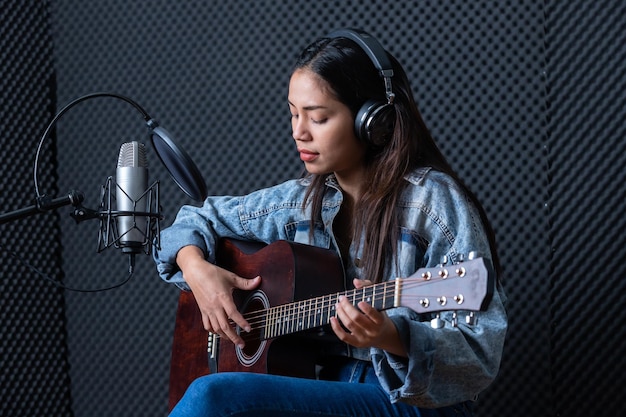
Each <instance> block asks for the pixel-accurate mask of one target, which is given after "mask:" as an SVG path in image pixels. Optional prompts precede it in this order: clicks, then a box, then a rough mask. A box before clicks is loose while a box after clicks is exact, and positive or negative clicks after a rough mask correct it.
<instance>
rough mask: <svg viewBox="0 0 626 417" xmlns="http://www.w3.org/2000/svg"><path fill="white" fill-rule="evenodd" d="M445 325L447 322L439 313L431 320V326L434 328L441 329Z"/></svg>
mask: <svg viewBox="0 0 626 417" xmlns="http://www.w3.org/2000/svg"><path fill="white" fill-rule="evenodd" d="M444 325H445V323H444V321H443V320H442V319H441V317H440V316H439V314H437V315H436V316H435V318H434V319H432V320H431V321H430V327H432V328H433V329H441V328H442V327H443V326H444Z"/></svg>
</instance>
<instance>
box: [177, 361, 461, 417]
mask: <svg viewBox="0 0 626 417" xmlns="http://www.w3.org/2000/svg"><path fill="white" fill-rule="evenodd" d="M323 373H324V372H323ZM325 376H326V377H328V378H332V379H334V380H314V379H303V378H293V377H285V376H277V375H265V374H254V373H236V372H225V373H216V374H211V375H207V376H204V377H201V378H198V379H197V380H195V381H194V382H193V383H192V384H191V385H190V386H189V388H188V389H187V392H186V393H185V395H184V396H183V398H182V399H181V400H180V402H179V403H178V404H177V405H176V407H175V408H174V410H172V413H171V414H170V417H178V416H185V417H194V416H198V417H200V416H202V417H218V416H219V417H226V416H231V417H348V416H354V417H367V416H370V417H453V416H454V417H471V416H472V412H471V405H470V403H469V402H466V403H462V404H458V405H455V406H451V407H444V408H439V409H422V408H417V407H413V406H410V405H408V404H404V403H394V404H392V403H391V402H390V401H389V396H388V395H387V393H386V392H385V391H384V390H383V389H382V388H381V386H380V385H379V384H378V379H377V377H376V375H375V373H374V370H373V369H372V367H371V364H370V363H369V362H365V361H359V360H346V361H344V363H343V365H342V366H340V367H333V368H332V372H331V373H330V374H329V373H326V375H325ZM321 377H324V375H322V376H321Z"/></svg>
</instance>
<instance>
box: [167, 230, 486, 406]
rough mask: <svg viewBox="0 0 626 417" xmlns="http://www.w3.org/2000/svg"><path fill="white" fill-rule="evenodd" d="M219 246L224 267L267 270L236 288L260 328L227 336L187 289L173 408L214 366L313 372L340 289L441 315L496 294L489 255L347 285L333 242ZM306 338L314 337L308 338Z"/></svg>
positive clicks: (176, 347) (179, 323) (471, 307)
mask: <svg viewBox="0 0 626 417" xmlns="http://www.w3.org/2000/svg"><path fill="white" fill-rule="evenodd" d="M216 253H217V259H216V262H217V264H218V265H219V266H221V267H223V268H225V269H228V270H229V271H231V272H234V273H236V274H237V275H239V276H242V277H245V278H254V277H256V276H257V275H260V276H261V285H260V286H259V287H258V288H256V289H255V290H252V291H240V290H236V291H235V293H234V298H235V302H236V304H237V306H238V308H239V311H240V312H241V313H242V315H243V316H244V317H245V318H246V320H247V321H248V323H250V325H251V327H252V330H251V332H249V333H246V332H244V331H242V330H241V329H240V328H239V327H238V326H235V325H234V324H233V326H234V327H235V329H236V331H237V332H238V333H239V334H240V335H241V336H242V338H243V339H244V341H245V342H246V343H245V347H243V348H240V347H238V346H235V345H234V344H233V343H231V342H230V341H222V340H220V337H219V336H218V335H217V334H212V333H208V332H207V331H206V330H204V328H203V324H202V317H201V315H200V312H199V309H198V307H197V305H196V303H195V299H194V298H193V295H192V293H191V292H185V291H183V292H181V297H180V299H179V305H178V312H177V319H176V329H175V335H174V344H173V349H172V364H171V368H170V408H171V407H173V406H174V405H175V404H176V402H178V400H179V399H180V397H181V396H182V394H183V393H184V391H185V390H186V388H187V386H188V385H189V384H190V383H191V381H193V379H195V378H197V377H199V376H201V375H205V374H208V373H214V372H231V371H243V372H257V373H272V374H279V375H293V376H301V377H313V375H314V372H313V368H314V363H312V362H313V360H314V356H315V354H314V352H313V351H311V352H307V349H306V347H307V345H308V346H317V345H316V343H315V339H316V337H317V336H318V335H324V334H327V333H325V332H323V331H321V329H323V328H324V327H325V326H326V325H328V323H329V321H330V318H331V317H332V316H334V315H335V304H336V303H337V301H338V298H339V296H342V295H343V296H345V297H347V298H348V300H350V301H351V302H352V304H353V305H355V306H356V305H357V304H358V303H359V302H360V301H366V302H368V303H369V304H371V305H372V306H373V307H374V308H376V309H377V310H380V311H383V310H387V309H390V308H394V307H408V308H410V309H412V310H414V311H415V312H417V313H433V314H436V313H438V312H441V311H454V310H463V311H468V312H473V311H478V310H480V309H481V307H482V306H483V305H485V303H486V300H487V297H488V295H489V294H490V289H489V288H490V284H489V274H488V272H487V268H486V267H485V264H484V261H483V260H482V259H481V258H476V259H471V260H467V261H464V262H462V263H458V264H451V265H440V266H438V267H435V268H422V269H419V270H418V271H417V272H415V273H414V274H413V275H411V276H410V277H406V278H397V279H395V280H392V281H385V282H382V283H379V284H375V285H370V286H367V287H364V288H360V289H353V290H345V288H346V282H345V281H344V274H343V270H342V266H341V262H340V260H339V257H338V256H337V254H336V253H335V252H333V251H331V250H328V249H322V248H318V247H314V246H309V245H303V244H298V243H294V242H289V241H282V240H281V241H277V242H274V243H272V244H270V245H261V244H258V243H251V242H242V241H235V240H230V239H222V240H221V241H220V242H219V245H218V248H217V251H216ZM436 320H437V319H436V318H435V321H433V323H435V322H436ZM331 333H332V331H331ZM320 337H321V338H323V336H320ZM303 338H304V340H307V342H305V343H302V340H303ZM308 342H310V343H308ZM293 346H297V348H292V347H293ZM307 355H308V357H307Z"/></svg>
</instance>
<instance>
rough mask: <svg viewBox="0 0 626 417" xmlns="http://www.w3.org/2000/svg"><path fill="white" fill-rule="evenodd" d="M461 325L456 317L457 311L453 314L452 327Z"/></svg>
mask: <svg viewBox="0 0 626 417" xmlns="http://www.w3.org/2000/svg"><path fill="white" fill-rule="evenodd" d="M458 324H459V322H458V319H457V317H456V311H455V312H453V313H452V327H457V325H458Z"/></svg>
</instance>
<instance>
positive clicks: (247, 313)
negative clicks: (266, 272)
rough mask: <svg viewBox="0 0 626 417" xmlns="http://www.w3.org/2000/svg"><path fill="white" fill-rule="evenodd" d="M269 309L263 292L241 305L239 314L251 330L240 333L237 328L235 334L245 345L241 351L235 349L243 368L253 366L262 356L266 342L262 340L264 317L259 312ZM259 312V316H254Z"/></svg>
mask: <svg viewBox="0 0 626 417" xmlns="http://www.w3.org/2000/svg"><path fill="white" fill-rule="evenodd" d="M269 307H270V303H269V300H268V298H267V295H266V294H265V293H264V292H263V291H256V292H254V293H253V294H252V295H251V296H250V297H248V299H247V300H246V302H245V303H244V304H243V306H242V309H241V312H242V314H243V316H244V317H245V318H246V320H248V323H250V326H251V327H252V330H251V331H250V333H246V332H242V331H241V328H240V327H239V326H237V333H238V334H240V335H241V337H242V338H243V340H244V341H245V343H246V345H245V346H244V348H243V349H241V348H239V347H236V348H235V349H236V351H237V359H238V360H239V362H240V363H241V364H242V365H244V366H248V367H250V366H252V365H254V364H255V363H256V362H257V361H258V360H259V358H260V357H261V356H262V354H263V350H264V349H265V345H266V344H267V341H266V340H264V338H263V334H262V332H263V329H264V325H265V316H262V315H261V314H262V313H261V312H262V311H263V310H267V309H268V308H269ZM255 312H259V314H255Z"/></svg>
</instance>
